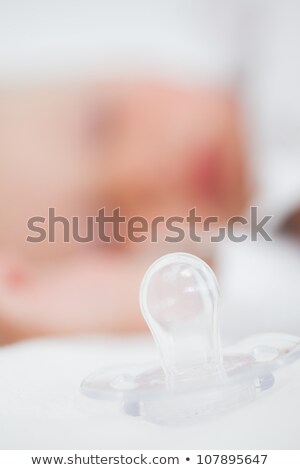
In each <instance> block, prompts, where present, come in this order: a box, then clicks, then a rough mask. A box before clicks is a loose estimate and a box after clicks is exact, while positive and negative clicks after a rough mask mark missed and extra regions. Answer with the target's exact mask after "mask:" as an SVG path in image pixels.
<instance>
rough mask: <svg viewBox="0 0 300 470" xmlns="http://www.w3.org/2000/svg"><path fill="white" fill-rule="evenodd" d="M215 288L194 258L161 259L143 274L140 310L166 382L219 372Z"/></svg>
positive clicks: (206, 268) (177, 255) (208, 273)
mask: <svg viewBox="0 0 300 470" xmlns="http://www.w3.org/2000/svg"><path fill="white" fill-rule="evenodd" d="M218 297H219V292H218V285H217V280H216V278H215V275H214V273H213V271H212V270H211V269H210V267H209V266H208V265H207V264H206V263H205V262H204V261H202V260H200V259H199V258H197V257H196V256H193V255H190V254H187V253H174V254H169V255H166V256H163V257H162V258H160V259H158V260H157V261H156V262H155V263H153V264H152V265H151V266H150V268H149V269H148V271H147V272H146V274H145V276H144V279H143V281H142V284H141V289H140V305H141V310H142V313H143V315H144V318H145V320H146V322H147V324H148V326H149V328H150V331H151V333H152V335H153V338H154V340H155V342H156V344H157V347H158V349H159V352H160V358H161V365H162V368H163V371H164V373H165V375H166V377H167V379H168V381H169V383H173V382H174V381H176V380H181V379H183V378H191V377H192V376H197V378H198V379H199V377H201V376H204V375H208V374H216V373H221V372H222V359H221V358H222V354H221V347H220V339H219V319H218V311H217V306H218Z"/></svg>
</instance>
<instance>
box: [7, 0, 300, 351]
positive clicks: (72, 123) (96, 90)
mask: <svg viewBox="0 0 300 470" xmlns="http://www.w3.org/2000/svg"><path fill="white" fill-rule="evenodd" d="M0 10H1V14H0V43H1V49H0V72H1V75H0V80H1V89H0V99H1V107H0V218H1V226H0V326H1V328H0V331H1V340H2V342H11V341H16V340H20V339H24V338H28V337H33V336H40V335H43V336H44V335H61V334H70V333H71V334H73V333H76V334H81V333H95V332H109V333H111V332H117V333H123V332H124V333H125V332H126V333H128V332H133V331H140V330H143V329H144V328H145V325H144V323H143V320H142V318H141V315H140V312H139V306H138V288H139V282H140V279H141V277H142V275H143V272H144V271H145V269H146V268H147V266H148V265H149V263H150V262H151V261H152V260H154V259H155V258H156V257H158V256H160V255H161V254H163V253H165V252H168V251H190V252H192V253H194V254H197V255H199V256H201V257H203V258H204V259H206V260H207V261H208V262H209V263H210V264H211V265H212V267H213V268H214V269H215V271H216V273H217V276H218V278H219V280H220V284H221V291H222V308H221V311H222V333H223V338H224V341H225V342H227V341H228V342H230V341H232V340H234V339H237V338H241V337H244V336H247V335H249V334H252V333H258V332H266V331H283V332H288V333H298V334H300V320H299V313H300V293H299V288H298V287H299V280H300V263H299V261H300V251H299V239H300V236H299V217H300V216H299V208H300V160H299V145H300V134H299V132H300V130H299V122H300V121H299V118H300V92H299V86H298V84H299V79H300V59H299V54H297V45H298V44H299V40H300V33H299V27H298V25H299V19H300V11H299V10H300V8H299V6H297V4H296V2H293V1H285V2H284V1H278V0H277V1H276V0H275V1H256V0H250V1H244V0H240V1H231V0H229V1H227V2H224V1H216V0H210V1H202V0H198V1H196V0H184V1H183V0H182V1H180V0H172V1H171V0H161V1H156V0H152V1H151V2H150V1H131V0H128V1H120V0H119V1H117V0H109V1H108V0H107V1H104V0H98V1H92V0H88V1H78V0H72V1H66V0H60V1H56V0H52V1H33V0H27V1H26V2H22V1H17V0H11V1H5V0H0ZM251 204H256V205H257V206H258V207H259V214H260V215H261V216H262V217H263V216H264V215H269V214H274V218H273V221H272V224H271V226H270V230H271V232H272V237H273V242H270V243H266V242H262V241H259V242H257V243H248V242H244V243H241V244H237V243H230V242H226V241H225V242H223V243H221V244H219V245H218V246H213V245H211V246H210V245H209V244H207V243H202V244H201V245H200V244H197V243H190V242H188V241H187V242H183V243H181V244H174V243H173V244H165V243H162V242H161V243H158V244H155V245H153V244H152V245H151V244H147V243H144V244H132V243H129V242H127V243H126V244H124V245H122V246H118V245H116V244H111V245H110V246H107V245H103V244H101V243H95V244H89V245H83V244H81V245H78V244H76V243H70V244H67V245H66V244H64V243H62V240H61V237H60V238H59V237H58V240H57V243H55V244H50V243H47V242H44V243H42V244H29V243H28V242H26V237H27V235H28V229H27V220H28V219H29V218H30V217H32V216H36V215H40V216H46V215H47V210H48V208H49V207H55V208H56V212H57V214H59V215H63V216H65V217H71V216H76V215H77V216H80V217H81V220H83V222H84V218H85V217H86V216H87V215H94V214H95V213H96V212H97V209H99V208H101V207H105V208H106V209H107V210H108V211H109V210H112V209H113V208H114V207H121V210H122V212H123V213H124V215H127V216H131V215H142V216H144V217H146V218H148V219H149V220H150V219H151V217H154V216H156V215H186V214H187V211H188V210H189V209H190V208H193V207H196V208H197V213H198V214H199V215H202V216H209V215H213V216H214V215H217V216H219V217H220V220H221V221H222V222H224V221H225V222H226V220H227V219H228V217H230V216H234V215H240V214H247V213H248V212H247V211H248V208H249V206H250V205H251ZM82 230H84V224H83V228H82ZM162 235H163V234H162Z"/></svg>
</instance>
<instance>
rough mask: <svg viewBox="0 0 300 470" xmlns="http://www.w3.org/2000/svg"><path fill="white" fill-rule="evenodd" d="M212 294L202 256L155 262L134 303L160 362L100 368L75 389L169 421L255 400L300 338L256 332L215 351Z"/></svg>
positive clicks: (299, 347)
mask: <svg viewBox="0 0 300 470" xmlns="http://www.w3.org/2000/svg"><path fill="white" fill-rule="evenodd" d="M218 297H219V292H218V285H217V281H216V278H215V275H214V273H213V271H212V270H211V268H210V267H209V266H208V265H207V264H206V263H205V262H204V261H202V260H201V259H199V258H197V257H195V256H192V255H190V254H188V253H171V254H168V255H165V256H163V257H162V258H160V259H158V260H157V261H155V262H154V263H153V264H152V265H151V266H150V268H149V269H148V271H147V272H146V274H145V276H144V279H143V281H142V284H141V290H140V304H141V310H142V313H143V315H144V318H145V320H146V322H147V324H148V326H149V329H150V331H151V333H152V335H153V338H154V341H155V343H156V345H157V347H158V350H159V353H160V362H161V364H160V366H159V365H153V366H149V365H148V366H146V367H145V366H143V365H139V364H136V365H131V366H126V365H123V366H120V367H118V368H116V369H114V368H112V369H107V370H100V371H98V372H95V373H93V374H91V375H90V376H88V377H87V378H86V379H84V381H83V382H82V384H81V391H82V392H83V393H84V394H85V395H86V396H88V397H90V398H95V399H98V400H116V401H119V402H120V403H121V405H122V408H123V410H124V412H125V413H126V414H128V415H131V416H141V417H142V418H144V419H147V420H150V421H153V422H155V423H158V424H168V425H174V424H182V423H190V422H195V421H197V420H199V419H203V418H205V417H207V416H210V415H213V414H217V413H223V412H225V411H230V410H232V409H233V408H235V407H237V406H239V405H242V404H245V403H248V402H250V401H252V400H254V399H255V398H256V396H257V395H258V394H259V393H264V391H265V390H267V389H269V388H270V387H272V386H273V385H274V383H275V376H274V372H275V371H277V369H280V368H282V367H283V366H285V365H289V364H291V363H292V362H294V361H295V360H297V359H299V358H300V339H299V338H298V337H296V336H290V335H281V334H280V335H274V334H267V335H260V336H259V335H258V336H255V337H253V338H248V339H246V340H244V341H243V342H241V343H239V344H238V345H235V346H233V347H231V348H230V349H229V350H228V349H227V350H224V351H223V352H222V350H221V345H220V339H219V319H218ZM240 314H241V319H242V315H243V312H240ZM139 347H140V346H139Z"/></svg>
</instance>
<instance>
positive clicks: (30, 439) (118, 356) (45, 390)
mask: <svg viewBox="0 0 300 470" xmlns="http://www.w3.org/2000/svg"><path fill="white" fill-rule="evenodd" d="M154 356H156V352H155V349H154V346H153V344H152V342H151V341H150V340H149V338H147V337H132V338H114V339H112V338H101V337H95V338H82V339H60V340H58V339H57V340H38V341H31V342H25V343H20V344H18V345H15V346H9V347H4V348H2V349H1V350H0V373H1V389H0V448H1V449H31V448H32V449H74V448H76V449H128V450H129V449H199V450H200V449H212V448H219V449H263V448H268V449H276V448H285V449H297V448H299V445H300V437H299V436H300V419H299V417H300V416H299V415H300V413H299V410H300V407H299V396H300V362H299V364H294V365H292V366H290V367H289V368H287V369H286V370H285V371H282V372H281V374H280V379H279V382H278V383H277V386H276V388H274V389H273V390H270V391H268V392H265V393H264V394H262V395H261V396H260V398H259V399H258V400H257V401H255V402H253V403H251V404H249V405H247V406H244V407H242V408H239V409H237V410H234V411H233V412H230V413H229V414H226V415H223V416H219V417H215V418H213V419H210V420H208V421H206V422H203V423H201V424H198V425H193V426H183V427H173V428H172V427H170V428H168V427H160V426H157V425H155V424H152V423H149V422H145V421H142V420H140V419H139V418H132V417H128V416H126V415H124V414H122V412H121V411H120V409H119V408H118V406H116V404H108V403H100V402H96V401H94V400H90V399H88V398H85V397H83V396H81V394H80V392H79V385H80V382H81V380H82V378H83V377H85V376H86V375H87V374H89V373H90V372H92V371H93V370H94V369H97V368H99V367H107V366H111V365H120V364H122V363H127V362H129V363H133V362H136V360H138V361H141V362H143V361H149V360H152V359H153V357H154ZM137 358H138V359H137Z"/></svg>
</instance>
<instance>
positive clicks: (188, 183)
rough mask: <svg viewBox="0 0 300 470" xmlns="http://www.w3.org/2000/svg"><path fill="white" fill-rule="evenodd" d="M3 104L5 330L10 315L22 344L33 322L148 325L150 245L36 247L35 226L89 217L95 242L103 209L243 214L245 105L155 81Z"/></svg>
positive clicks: (70, 326)
mask: <svg viewBox="0 0 300 470" xmlns="http://www.w3.org/2000/svg"><path fill="white" fill-rule="evenodd" d="M0 99H1V107H0V220H1V225H0V301H1V310H0V324H2V325H3V318H2V317H1V315H3V312H4V313H7V317H6V322H7V324H9V323H10V324H11V322H12V319H13V320H14V325H15V327H16V326H17V330H18V329H20V337H22V335H23V336H24V335H25V333H24V331H23V330H22V324H23V323H22V322H23V320H24V319H26V321H24V328H27V330H28V335H32V334H35V332H36V334H39V333H41V332H49V331H53V332H63V331H66V332H67V331H91V330H92V331H93V330H94V329H95V330H97V329H98V330H117V329H120V330H122V329H123V330H128V329H133V328H135V327H138V325H139V324H140V322H139V320H138V318H140V316H139V315H138V314H137V312H138V306H137V301H136V299H137V298H138V285H139V280H140V278H141V276H142V274H143V271H144V269H145V267H146V264H147V261H145V255H144V254H145V249H144V247H143V250H142V251H143V256H142V258H143V260H144V261H143V260H142V261H141V257H140V253H141V251H140V250H139V246H135V248H134V250H133V251H132V249H131V250H130V254H127V251H126V250H125V251H124V249H123V250H122V252H121V253H120V251H116V253H115V254H114V253H113V251H111V250H109V249H108V247H107V246H105V247H104V248H103V247H101V246H99V244H92V245H91V244H89V245H85V244H78V243H76V242H71V243H63V241H62V236H60V235H61V234H59V233H58V234H57V242H56V243H48V242H47V241H45V242H43V243H28V242H26V238H27V236H28V235H29V231H28V228H27V222H28V219H29V218H31V217H34V216H42V217H47V214H48V208H50V207H53V208H55V211H56V215H61V216H64V217H71V216H79V219H80V220H81V221H82V223H83V227H82V233H83V235H84V230H85V227H86V226H85V217H86V216H88V215H95V214H96V213H97V210H98V209H100V208H102V207H106V208H107V210H109V209H113V208H114V207H121V210H122V213H123V214H124V215H127V216H130V215H142V216H144V217H153V216H159V215H183V216H185V215H187V211H188V210H189V209H190V208H193V207H196V208H197V213H199V215H202V216H205V215H219V216H220V217H226V216H229V215H233V214H236V213H237V212H238V211H239V210H240V208H241V206H242V205H243V203H244V201H245V198H246V194H247V191H246V183H245V181H246V179H245V171H244V148H243V144H242V132H241V128H240V120H239V115H238V110H237V107H236V104H235V103H234V100H233V99H232V98H231V96H229V94H226V93H225V92H221V91H217V90H212V89H194V90H188V89H183V88H181V89H180V88H179V87H178V88H176V87H175V86H171V85H163V84H160V85H159V84H156V83H145V82H143V83H142V82H140V83H137V82H135V83H133V82H131V83H124V82H123V83H113V84H112V83H110V84H105V83H102V84H99V83H87V84H85V85H82V84H81V85H78V84H77V85H69V86H67V85H61V86H52V87H41V88H39V89H38V88H32V89H28V88H27V89H23V90H21V89H19V90H10V91H9V90H6V91H4V90H2V92H1V96H0ZM172 248H173V249H174V247H172ZM150 251H151V250H150ZM132 253H133V255H134V253H136V254H137V256H136V259H132ZM134 256H135V255H134ZM145 263H146V264H145ZM116 286H118V288H122V290H120V292H119V295H118V296H116V295H114V294H111V293H112V292H115V287H116ZM104 310H105V312H106V316H104V315H103V311H104ZM41 312H42V315H41ZM83 312H88V316H87V315H85V316H83V315H82V313H83ZM8 313H9V314H11V313H13V315H12V316H11V315H10V316H8ZM4 325H5V321H4ZM20 325H21V326H20ZM15 327H14V328H12V330H13V332H12V336H11V337H12V338H16V334H15V332H14V331H15ZM2 329H3V328H2ZM7 330H9V327H7ZM3 331H5V327H4V330H3ZM0 340H1V338H0Z"/></svg>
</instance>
